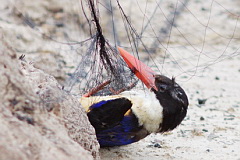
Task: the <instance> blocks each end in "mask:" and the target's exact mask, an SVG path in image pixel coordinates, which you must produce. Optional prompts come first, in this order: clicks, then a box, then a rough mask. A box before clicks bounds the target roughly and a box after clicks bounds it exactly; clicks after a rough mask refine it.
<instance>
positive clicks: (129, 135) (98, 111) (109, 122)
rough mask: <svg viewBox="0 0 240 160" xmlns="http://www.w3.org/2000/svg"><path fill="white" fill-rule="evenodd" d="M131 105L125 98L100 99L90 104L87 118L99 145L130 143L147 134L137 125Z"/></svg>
mask: <svg viewBox="0 0 240 160" xmlns="http://www.w3.org/2000/svg"><path fill="white" fill-rule="evenodd" d="M131 106H132V103H131V102H130V101H129V100H128V99H126V98H118V99H114V100H107V101H101V102H98V103H96V104H93V105H92V106H90V108H89V109H90V112H88V118H89V121H90V122H91V124H92V125H93V127H94V128H95V130H96V135H97V139H98V141H99V143H100V145H101V147H105V146H119V145H126V144H130V143H133V142H136V141H138V140H139V139H142V138H143V137H145V136H146V135H147V134H148V133H146V132H145V131H144V132H143V129H142V126H139V123H138V119H137V117H136V116H135V115H134V114H133V113H132V112H131Z"/></svg>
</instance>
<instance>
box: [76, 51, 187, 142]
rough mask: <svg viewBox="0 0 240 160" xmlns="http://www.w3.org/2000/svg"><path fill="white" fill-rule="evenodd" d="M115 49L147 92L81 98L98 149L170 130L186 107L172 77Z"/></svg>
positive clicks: (178, 120)
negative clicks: (93, 131)
mask: <svg viewBox="0 0 240 160" xmlns="http://www.w3.org/2000/svg"><path fill="white" fill-rule="evenodd" d="M118 50H119V52H120V54H121V56H122V57H123V59H124V61H125V62H126V63H127V65H128V67H129V68H130V69H131V70H132V72H134V74H135V75H136V76H137V77H138V78H139V79H140V80H141V81H142V82H143V83H144V84H145V86H146V87H147V88H148V89H147V90H136V89H133V90H129V91H124V92H122V93H120V94H118V95H109V96H82V97H81V98H80V103H81V104H82V106H83V107H84V108H85V110H86V112H87V116H88V119H89V121H90V123H91V125H92V126H93V127H94V128H95V132H96V136H97V140H98V142H99V144H100V147H113V146H122V145H128V144H131V143H134V142H137V141H139V140H141V139H143V138H145V137H146V136H148V135H149V134H151V133H164V132H168V131H171V130H173V129H175V128H176V127H177V126H178V125H179V124H180V123H181V122H182V121H183V119H184V118H185V116H186V114H187V109H188V105H189V102H188V97H187V95H186V93H185V91H184V90H183V89H182V88H181V86H180V85H179V84H178V83H176V81H175V78H171V79H170V78H168V77H166V76H164V75H161V74H157V73H155V72H154V71H153V70H152V69H151V68H150V67H148V66H147V65H145V64H144V63H143V62H141V61H140V60H138V59H137V58H135V57H134V56H132V55H131V54H130V53H128V52H127V51H125V50H124V49H122V48H120V47H119V48H118Z"/></svg>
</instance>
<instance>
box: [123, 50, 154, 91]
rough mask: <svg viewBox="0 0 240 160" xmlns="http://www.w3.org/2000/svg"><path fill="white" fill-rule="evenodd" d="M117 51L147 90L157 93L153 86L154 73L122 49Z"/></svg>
mask: <svg viewBox="0 0 240 160" xmlns="http://www.w3.org/2000/svg"><path fill="white" fill-rule="evenodd" d="M118 51H119V53H120V54H121V56H122V57H123V59H124V61H125V62H126V63H127V65H128V67H129V68H130V69H131V70H132V71H133V72H134V74H135V75H136V76H137V77H138V78H139V79H140V80H141V81H142V82H143V83H144V84H145V85H146V86H147V88H149V89H151V88H154V89H155V90H156V91H157V90H158V89H157V87H156V85H155V76H154V75H155V73H154V71H153V70H152V69H151V68H150V67H148V66H147V65H145V64H144V63H143V62H141V61H139V60H138V59H137V58H135V57H134V56H133V55H131V54H130V53H128V52H127V51H125V50H124V49H122V48H120V47H118Z"/></svg>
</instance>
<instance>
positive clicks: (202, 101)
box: [198, 98, 207, 105]
mask: <svg viewBox="0 0 240 160" xmlns="http://www.w3.org/2000/svg"><path fill="white" fill-rule="evenodd" d="M206 101H207V99H200V98H199V99H198V104H199V105H204V104H205V103H206Z"/></svg>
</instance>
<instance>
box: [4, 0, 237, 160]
mask: <svg viewBox="0 0 240 160" xmlns="http://www.w3.org/2000/svg"><path fill="white" fill-rule="evenodd" d="M0 2H1V3H2V4H3V5H2V7H1V10H0V11H1V12H0V27H1V28H2V29H3V30H4V32H5V36H6V39H7V40H9V41H12V44H13V45H14V47H15V49H16V50H17V51H18V53H19V55H20V54H23V53H24V54H26V58H27V59H30V60H32V61H33V62H34V63H35V65H36V66H37V67H38V68H40V69H42V70H44V71H45V72H48V73H50V74H51V75H54V76H55V78H57V79H58V80H59V81H60V82H62V81H64V79H65V78H66V74H67V72H69V71H72V70H73V69H74V66H76V65H77V63H78V61H77V60H76V59H77V58H76V56H79V54H75V53H72V51H73V52H74V51H75V49H73V50H71V49H69V48H70V47H69V48H67V49H66V47H65V46H62V44H60V43H56V42H52V41H47V42H46V40H45V39H44V38H42V37H41V36H39V31H36V30H33V29H32V28H29V27H26V26H25V25H22V24H21V19H20V18H19V17H20V16H19V14H17V13H16V11H14V9H13V8H14V7H16V8H17V10H18V11H19V12H23V13H28V15H29V16H30V18H32V20H33V21H34V22H35V23H36V24H37V25H38V26H39V27H40V28H41V29H42V30H44V31H46V32H47V33H48V34H49V35H51V36H53V37H54V39H60V40H61V39H64V38H65V39H66V37H64V36H63V34H62V33H63V32H64V31H66V32H67V33H68V35H69V36H70V38H71V39H74V40H78V41H80V40H82V39H84V38H82V37H85V36H86V35H84V31H82V30H84V29H86V27H87V25H83V26H82V28H81V29H82V30H80V31H79V28H77V27H76V26H77V25H78V24H79V23H80V24H81V18H80V20H76V17H78V13H79V11H78V9H80V8H79V7H76V6H74V7H73V4H75V3H76V1H71V2H69V1H65V0H62V1H60V2H58V1H55V0H49V1H48V0H45V1H41V2H36V4H35V3H33V2H32V1H30V0H24V3H20V1H14V0H13V1H11V3H8V2H6V1H5V0H0ZM139 2H140V3H139V4H138V5H139V6H140V7H142V9H144V6H146V3H145V2H146V1H139ZM176 2H177V1H175V0H172V1H169V3H172V4H171V5H168V6H172V8H174V6H175V5H176ZM178 2H179V3H178V4H181V3H180V2H182V1H178ZM55 4H58V5H55ZM154 4H156V2H155V1H149V5H148V8H149V9H150V11H149V13H148V12H146V13H148V14H149V15H151V13H152V12H151V11H153V8H154V6H155V5H154ZM13 6H14V7H13ZM49 6H52V7H49ZM53 6H54V7H55V8H54V7H53ZM69 6H70V7H69ZM124 6H126V7H128V6H133V4H131V5H130V2H129V3H128V2H126V3H125V4H124ZM239 6H240V2H239V1H237V0H229V1H225V0H218V1H210V2H209V1H203V0H194V1H190V2H189V3H188V4H187V8H185V9H184V10H183V12H182V13H181V14H180V16H179V17H178V19H177V21H176V22H175V25H176V27H174V28H173V29H172V32H171V35H170V38H167V43H166V42H165V43H163V45H162V46H159V48H158V49H159V50H160V53H161V55H153V56H154V62H156V63H157V65H158V68H156V66H154V65H152V66H153V68H154V69H155V70H157V71H159V72H160V73H162V74H165V75H168V76H175V77H176V79H177V82H178V83H179V84H181V86H182V87H183V88H184V89H185V90H186V92H187V94H188V96H189V101H190V105H189V110H188V114H187V117H186V118H185V120H184V121H183V122H182V124H181V125H180V126H179V127H178V128H177V129H175V130H174V131H172V132H169V133H166V134H163V135H162V134H152V135H150V136H148V137H147V138H145V139H143V140H141V141H139V142H137V143H134V144H130V145H127V146H122V147H114V148H106V149H101V150H100V153H101V157H102V159H115V160H118V159H119V160H125V159H127V160H130V159H131V160H135V159H178V160H179V159H182V160H187V159H189V160H192V159H197V160H198V159H199V160H200V159H203V160H205V159H216V160H217V159H221V160H225V159H229V160H230V159H231V160H232V159H233V160H240V152H239V145H240V139H239V137H240V96H239V95H240V85H239V79H240V65H239V62H240V56H239V50H238V48H239V42H240V39H239V38H240V24H238V23H239V15H240V9H239ZM151 7H152V8H151ZM76 8H77V9H76ZM129 8H130V9H129ZM129 8H128V13H131V14H133V13H136V12H137V13H141V14H138V15H136V16H140V15H143V13H142V12H141V11H139V10H138V9H136V8H134V7H132V8H131V7H129ZM138 8H139V7H138ZM169 8H171V7H169ZM58 9H63V11H61V12H58ZM165 9H166V8H165ZM35 10H38V12H35ZM164 12H165V11H164ZM13 13H14V14H13ZM33 13H34V14H33ZM156 14H159V15H162V13H161V12H158V13H156ZM9 15H10V16H9ZM17 15H18V16H17ZM66 17H68V18H66ZM69 17H70V18H69ZM161 18H162V19H164V17H160V16H159V19H161ZM159 19H156V20H153V24H154V25H155V26H156V25H158V23H159V22H158V21H160V20H159ZM64 20H65V22H66V23H68V25H65V26H64V27H61V24H60V23H59V22H62V21H64ZM56 22H58V23H56ZM134 22H135V21H134V20H133V23H134ZM103 23H104V24H107V23H108V21H107V20H106V22H105V19H104V20H103ZM137 23H139V21H137V22H136V26H141V25H138V24H137ZM159 25H160V24H159ZM161 25H163V24H161ZM74 29H78V30H77V31H74ZM137 29H139V28H137ZM148 29H149V28H148ZM120 32H122V31H120ZM146 36H153V35H152V34H151V33H150V31H149V32H147V34H146ZM119 37H120V39H121V38H122V37H121V35H120V36H119ZM152 41H153V39H150V40H149V42H152ZM122 45H123V46H125V47H128V45H127V42H122ZM70 52H71V53H72V54H66V53H70ZM164 54H165V57H166V58H165V59H164V60H163V58H162V57H163V56H162V55H164ZM150 63H151V62H150ZM49 66H50V67H49Z"/></svg>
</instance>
